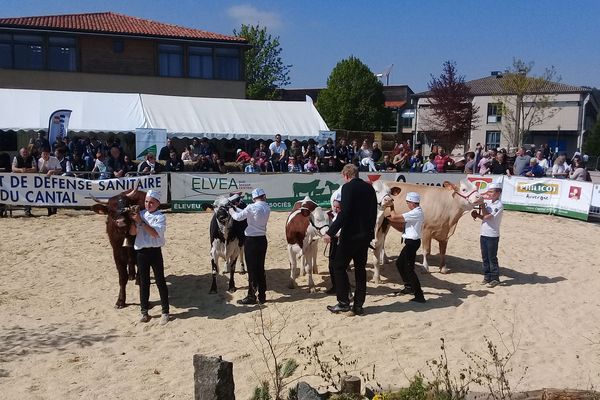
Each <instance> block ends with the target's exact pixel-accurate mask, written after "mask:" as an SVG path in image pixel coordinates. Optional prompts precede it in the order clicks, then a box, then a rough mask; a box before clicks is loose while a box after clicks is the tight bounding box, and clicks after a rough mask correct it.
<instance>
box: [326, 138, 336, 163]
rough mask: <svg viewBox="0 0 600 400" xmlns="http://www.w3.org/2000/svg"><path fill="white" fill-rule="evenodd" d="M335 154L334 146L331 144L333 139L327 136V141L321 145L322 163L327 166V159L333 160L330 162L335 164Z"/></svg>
mask: <svg viewBox="0 0 600 400" xmlns="http://www.w3.org/2000/svg"><path fill="white" fill-rule="evenodd" d="M336 156H337V155H336V152H335V146H334V145H333V139H331V138H327V142H326V143H325V146H323V164H325V165H327V166H329V165H330V162H329V161H330V160H333V161H334V162H333V163H332V164H333V165H335V158H336Z"/></svg>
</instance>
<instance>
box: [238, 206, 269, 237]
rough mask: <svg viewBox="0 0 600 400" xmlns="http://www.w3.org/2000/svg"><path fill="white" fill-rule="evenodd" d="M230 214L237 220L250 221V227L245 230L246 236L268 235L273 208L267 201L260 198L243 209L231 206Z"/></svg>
mask: <svg viewBox="0 0 600 400" xmlns="http://www.w3.org/2000/svg"><path fill="white" fill-rule="evenodd" d="M229 214H230V215H231V217H232V218H233V219H235V220H236V221H243V220H247V221H248V227H247V228H246V230H245V231H244V233H245V234H246V236H266V234H267V222H268V221H269V214H271V208H270V207H269V205H268V204H267V202H266V201H260V200H259V201H257V202H255V203H252V204H250V205H248V206H247V207H246V208H244V209H243V210H240V209H238V208H236V209H235V210H233V209H231V208H230V209H229Z"/></svg>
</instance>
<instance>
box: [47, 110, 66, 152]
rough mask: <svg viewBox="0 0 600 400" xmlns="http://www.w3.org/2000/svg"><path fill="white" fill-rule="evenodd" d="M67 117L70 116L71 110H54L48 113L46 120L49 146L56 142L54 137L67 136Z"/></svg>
mask: <svg viewBox="0 0 600 400" xmlns="http://www.w3.org/2000/svg"><path fill="white" fill-rule="evenodd" d="M69 118H71V110H56V111H54V112H53V113H52V114H50V119H49V121H48V143H50V146H52V145H53V144H54V142H56V139H58V138H60V139H62V138H64V137H66V136H67V133H68V130H69ZM40 150H41V149H40Z"/></svg>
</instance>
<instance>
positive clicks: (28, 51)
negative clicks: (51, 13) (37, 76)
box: [13, 35, 44, 69]
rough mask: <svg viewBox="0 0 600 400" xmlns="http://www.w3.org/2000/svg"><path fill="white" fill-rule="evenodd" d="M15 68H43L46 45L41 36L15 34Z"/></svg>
mask: <svg viewBox="0 0 600 400" xmlns="http://www.w3.org/2000/svg"><path fill="white" fill-rule="evenodd" d="M13 41H14V45H13V46H14V54H15V58H14V68H17V69H43V68H44V46H43V41H42V37H41V36H37V35H14V37H13Z"/></svg>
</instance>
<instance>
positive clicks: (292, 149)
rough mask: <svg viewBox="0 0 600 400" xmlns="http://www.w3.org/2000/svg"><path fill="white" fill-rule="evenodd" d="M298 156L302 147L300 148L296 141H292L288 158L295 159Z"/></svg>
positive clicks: (300, 154)
mask: <svg viewBox="0 0 600 400" xmlns="http://www.w3.org/2000/svg"><path fill="white" fill-rule="evenodd" d="M298 156H302V147H301V146H300V142H299V141H298V139H294V140H292V144H291V146H290V158H291V157H293V158H295V159H297V158H298Z"/></svg>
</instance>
